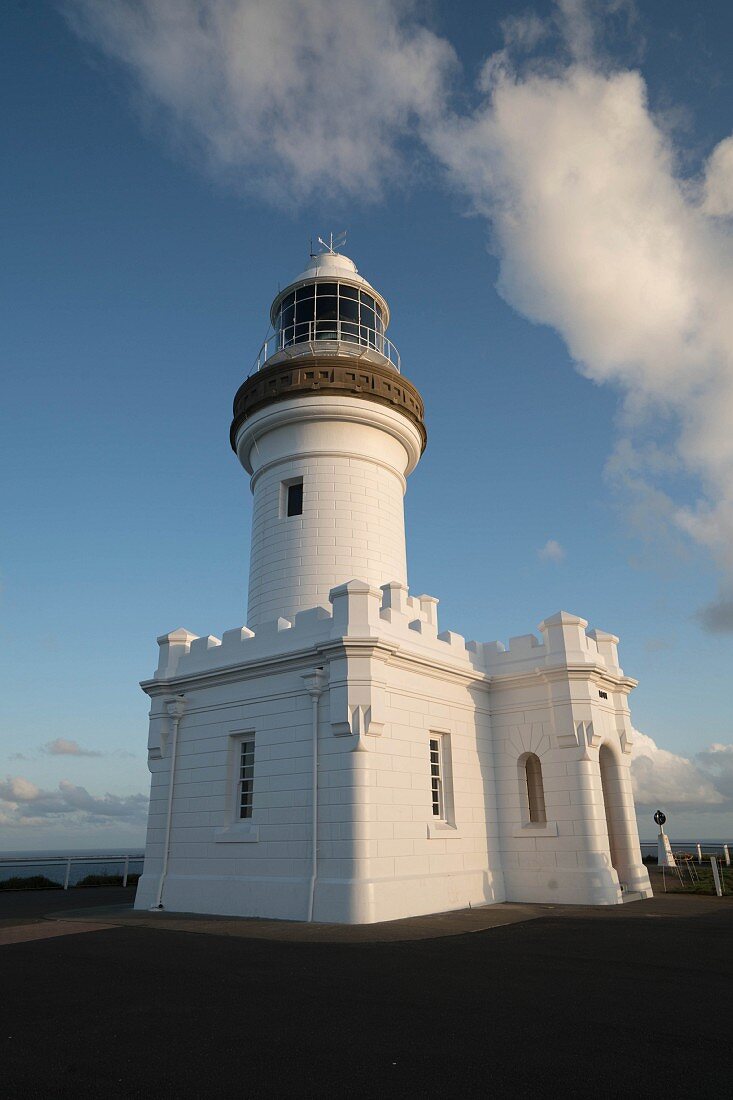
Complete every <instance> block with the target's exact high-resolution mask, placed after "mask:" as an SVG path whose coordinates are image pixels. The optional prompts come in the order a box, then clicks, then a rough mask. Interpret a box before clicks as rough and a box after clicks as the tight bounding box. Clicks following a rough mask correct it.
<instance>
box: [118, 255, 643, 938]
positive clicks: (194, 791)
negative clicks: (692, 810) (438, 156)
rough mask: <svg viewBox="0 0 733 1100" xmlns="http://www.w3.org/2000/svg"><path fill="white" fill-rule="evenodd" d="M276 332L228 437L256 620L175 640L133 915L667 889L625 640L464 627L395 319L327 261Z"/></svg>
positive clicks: (435, 907)
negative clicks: (455, 610) (448, 592)
mask: <svg viewBox="0 0 733 1100" xmlns="http://www.w3.org/2000/svg"><path fill="white" fill-rule="evenodd" d="M272 321H273V326H274V330H275V335H274V337H273V338H272V341H271V342H270V343H268V344H267V345H266V347H265V348H264V349H263V354H262V356H261V360H262V362H261V364H259V363H258V366H259V365H261V369H260V370H259V371H257V372H256V373H254V374H252V375H251V376H250V377H249V378H248V379H247V380H246V382H245V383H244V384H243V385H242V386H241V388H240V390H239V392H238V393H237V395H236V398H235V401H234V421H233V423H232V431H231V439H232V446H233V448H234V450H235V451H236V453H237V455H238V457H239V460H240V462H241V463H242V465H243V466H244V468H245V470H246V471H247V473H248V474H250V475H251V487H252V492H253V494H254V513H253V520H252V552H251V566H250V579H249V612H248V619H247V622H248V625H247V626H242V627H237V628H236V629H234V630H228V631H226V632H225V633H224V634H223V636H222V638H221V640H220V639H219V638H215V637H212V636H208V637H204V638H198V637H196V636H195V635H193V634H190V633H189V632H188V631H186V630H175V631H173V633H171V634H166V635H163V636H162V637H161V638H159V639H158V644H159V646H160V660H159V664H158V670H157V672H156V673H155V676H154V677H153V679H151V680H146V681H145V682H144V683H143V685H142V687H143V690H144V691H145V692H146V693H147V694H148V695H149V696H150V699H151V704H152V706H151V713H150V736H149V742H148V750H149V760H150V770H151V772H152V790H151V803H150V816H149V822H148V837H147V848H146V858H145V873H144V875H143V877H142V879H141V881H140V884H139V887H138V892H137V900H136V903H135V904H136V906H137V907H138V908H148V907H154V906H162V907H164V908H166V909H172V910H184V911H190V912H201V913H220V914H235V915H241V916H257V917H281V918H287V919H292V920H317V921H338V922H346V923H367V922H372V921H380V920H391V919H394V918H398V917H405V916H410V915H414V914H419V913H429V912H437V911H441V910H448V909H457V908H463V907H465V906H468V905H469V903H470V904H471V905H481V904H485V903H490V902H499V901H504V900H510V901H542V902H577V903H592V904H604V905H612V904H617V903H619V902H622V901H625V900H629V899H632V898H640V897H647V896H649V895H650V893H651V890H650V886H649V878H648V875H647V872H646V870H645V868H644V866H643V865H642V863H641V855H640V851H639V840H638V835H637V828H636V820H635V816H634V805H633V799H632V793H631V776H630V760H631V757H630V753H631V725H630V721H629V712H628V707H627V696H628V694H629V692H630V690H631V689H632V688H633V687H634V686H635V681H634V680H632V679H630V678H629V677H628V676H625V675H624V673H623V671H622V670H621V669H620V668H619V664H618V657H617V651H616V644H617V641H618V639H617V638H615V637H614V635H612V634H607V633H605V632H603V631H600V630H590V631H588V630H586V627H587V625H588V624H587V623H586V622H585V620H584V619H581V618H578V617H577V616H576V615H569V614H567V613H565V612H560V613H558V614H556V615H552V616H551V617H550V618H547V619H545V620H544V622H542V623H541V624H540V626H539V630H540V633H541V637H540V638H539V639H538V638H537V637H535V636H534V635H533V634H527V635H524V636H522V637H518V638H512V639H511V640H510V642H509V645H508V647H505V646H504V645H502V644H501V643H500V642H473V641H470V642H466V641H465V640H464V639H463V638H462V637H461V636H460V635H459V634H455V633H453V632H452V631H450V630H445V631H441V630H440V628H439V626H438V612H437V609H438V600H437V599H436V598H435V597H433V596H425V595H420V596H411V595H410V594H409V590H408V587H407V566H406V553H405V526H404V511H403V496H404V492H405V488H406V479H407V477H408V476H409V474H410V473H411V471H412V470H413V469H414V468H415V466H416V465H417V463H418V461H419V460H420V456H421V453H422V451H423V449H424V447H425V442H426V432H425V427H424V423H423V403H422V400H421V398H420V394H419V393H418V391H417V390H416V388H415V387H414V385H413V384H412V383H411V382H408V381H407V379H406V378H405V377H404V376H403V375H401V374H400V373H399V357H398V356H397V353H396V351H395V349H394V347H393V345H391V344H390V342H389V341H388V340H387V338H386V336H385V330H386V328H387V325H388V323H389V308H388V306H387V303H386V302H385V300H384V299H383V298H382V296H381V295H380V294H379V292H378V291H376V290H374V289H373V287H371V286H370V285H369V284H368V283H367V282H366V280H364V279H363V278H362V277H361V276H360V275H359V274H358V273H357V270H356V267H355V266H354V264H353V263H352V262H351V260H349V259H347V258H346V257H345V256H341V255H338V254H335V253H332V252H326V253H323V254H320V255H317V256H314V257H312V258H311V261H310V263H309V265H308V267H307V269H306V270H305V271H304V272H303V274H302V275H300V276H299V277H298V278H297V279H296V280H295V281H294V282H293V283H291V284H290V286H288V287H286V289H285V290H283V291H282V292H281V293H279V294H278V296H277V298H276V299H275V301H274V303H273V306H272ZM478 580H479V578H477V581H478Z"/></svg>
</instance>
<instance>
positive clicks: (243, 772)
mask: <svg viewBox="0 0 733 1100" xmlns="http://www.w3.org/2000/svg"><path fill="white" fill-rule="evenodd" d="M254 784H255V743H254V738H248V739H247V740H246V741H242V742H241V743H240V748H239V783H238V790H237V805H238V807H239V817H240V818H246V817H251V816H252V805H253V800H254Z"/></svg>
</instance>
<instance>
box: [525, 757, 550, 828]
mask: <svg viewBox="0 0 733 1100" xmlns="http://www.w3.org/2000/svg"><path fill="white" fill-rule="evenodd" d="M524 778H525V781H526V783H527V804H528V807H529V820H530V822H531V824H532V825H545V824H546V823H547V812H546V810H545V787H544V784H543V782H542V765H541V764H540V758H539V756H537V755H535V753H533V752H530V753H528V754H527V757H526V759H525V761H524Z"/></svg>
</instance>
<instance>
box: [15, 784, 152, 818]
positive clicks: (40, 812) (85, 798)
mask: <svg viewBox="0 0 733 1100" xmlns="http://www.w3.org/2000/svg"><path fill="white" fill-rule="evenodd" d="M147 809H148V798H147V796H146V795H144V794H133V795H127V796H124V797H121V796H119V795H113V794H104V795H92V794H90V793H89V791H87V790H86V788H85V787H78V786H76V785H75V784H74V783H70V782H68V780H65V779H62V780H61V782H60V783H59V785H58V788H57V790H55V791H44V790H42V789H41V788H40V787H37V786H36V784H35V783H32V782H31V781H30V780H29V779H25V778H24V777H23V776H19V775H18V776H7V777H6V779H4V780H0V821H2V823H3V824H5V825H10V826H18V827H26V826H27V827H31V826H36V825H49V824H55V825H60V826H63V825H82V826H90V825H93V826H99V825H111V824H115V825H119V824H123V825H140V824H142V823H144V821H145V820H146V817H147Z"/></svg>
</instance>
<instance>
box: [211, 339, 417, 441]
mask: <svg viewBox="0 0 733 1100" xmlns="http://www.w3.org/2000/svg"><path fill="white" fill-rule="evenodd" d="M307 393H326V394H347V395H348V396H349V397H361V398H364V400H366V401H376V402H378V403H379V404H380V405H388V406H390V407H391V408H393V409H397V410H398V411H399V412H401V413H403V414H404V415H405V416H406V417H407V418H408V419H409V420H411V421H412V422H413V424H415V425H416V426H417V428H418V430H419V432H420V435H421V437H422V450H423V451H424V450H425V445H426V443H427V438H428V433H427V431H426V428H425V420H424V415H425V406H424V404H423V400H422V398H421V397H420V394H419V393H418V391H417V389H416V388H415V387H414V386H413V384H412V382H408V381H407V379H406V378H404V377H403V376H402V375H401V374H397V373H396V372H395V371H394V370H392V369H390V368H389V367H381V366H379V365H378V364H376V363H365V362H362V363H354V362H348V361H344V360H343V359H342V360H341V361H334V359H332V358H327V357H325V356H324V357H323V358H318V357H317V356H313V355H308V356H307V357H305V356H304V357H303V359H301V360H297V359H295V360H290V361H288V362H287V363H277V364H275V365H274V366H271V367H264V368H263V369H262V370H261V371H258V372H257V373H256V374H253V375H251V376H250V377H249V378H248V379H247V380H246V382H244V383H243V384H242V385H241V386H240V387H239V389H238V390H237V395H236V397H235V398H234V419H233V420H232V426H231V429H230V432H229V439H230V441H231V444H232V450H234V451H236V449H237V448H236V438H237V432H238V431H239V429H240V427H241V426H242V424H243V423H244V421H245V420H247V418H248V417H250V416H252V414H253V413H255V412H256V411H257V410H258V409H261V408H262V407H263V406H264V405H269V404H271V403H272V402H274V401H286V400H287V399H288V398H289V397H297V396H298V395H299V394H307Z"/></svg>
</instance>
